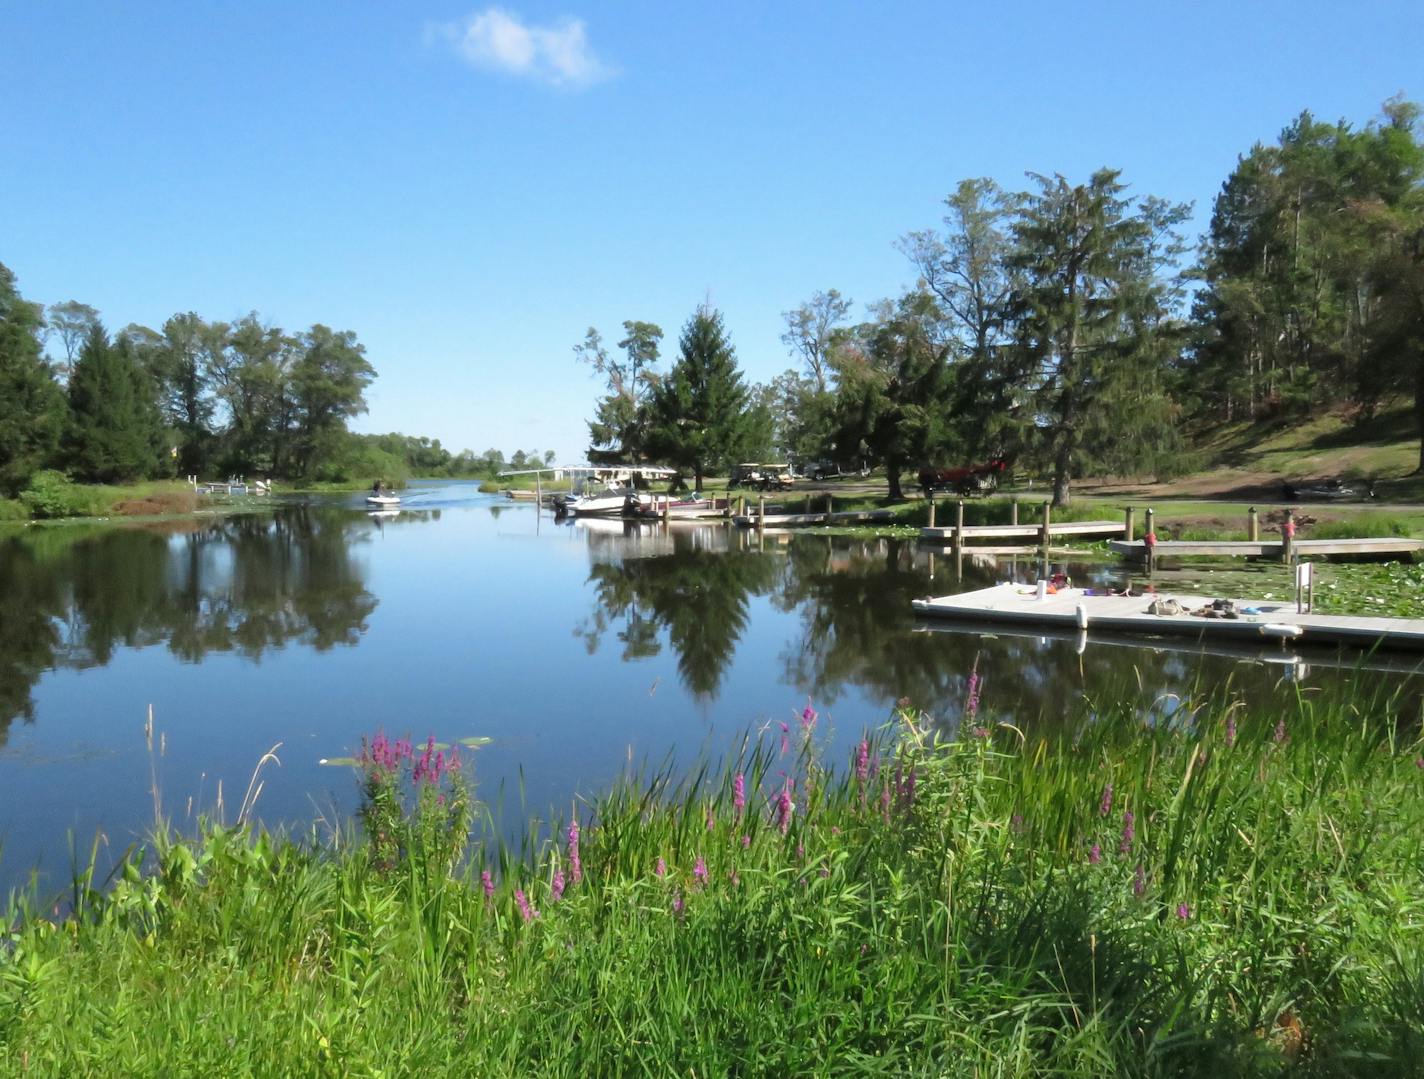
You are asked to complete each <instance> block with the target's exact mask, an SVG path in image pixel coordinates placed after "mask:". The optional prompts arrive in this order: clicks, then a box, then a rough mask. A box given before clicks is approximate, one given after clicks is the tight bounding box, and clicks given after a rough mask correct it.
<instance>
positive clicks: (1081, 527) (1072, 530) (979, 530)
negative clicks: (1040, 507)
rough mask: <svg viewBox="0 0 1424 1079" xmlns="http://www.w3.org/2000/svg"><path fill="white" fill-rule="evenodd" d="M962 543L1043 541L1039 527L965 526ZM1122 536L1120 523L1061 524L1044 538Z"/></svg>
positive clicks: (949, 536)
mask: <svg viewBox="0 0 1424 1079" xmlns="http://www.w3.org/2000/svg"><path fill="white" fill-rule="evenodd" d="M958 531H961V530H960V529H956V528H955V527H954V526H953V525H951V526H950V527H948V528H922V529H920V538H921V539H926V540H953V539H954V534H955V532H958ZM962 533H963V534H962V536H961V537H960V538H961V539H963V540H973V539H1011V538H1024V539H1041V538H1042V537H1043V526H1042V525H1034V524H1019V525H965V526H964V528H963V529H962ZM1122 534H1123V524H1122V522H1121V521H1064V522H1063V523H1062V524H1056V525H1055V524H1050V525H1049V526H1048V538H1049V539H1056V538H1060V537H1063V536H1075V537H1078V538H1080V539H1102V538H1104V537H1108V536H1121V535H1122Z"/></svg>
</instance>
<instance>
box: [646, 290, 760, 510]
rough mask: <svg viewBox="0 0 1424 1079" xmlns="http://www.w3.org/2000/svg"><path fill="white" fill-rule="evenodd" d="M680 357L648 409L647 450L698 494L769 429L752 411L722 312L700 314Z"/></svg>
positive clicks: (688, 330) (692, 322) (684, 333)
mask: <svg viewBox="0 0 1424 1079" xmlns="http://www.w3.org/2000/svg"><path fill="white" fill-rule="evenodd" d="M678 352H679V355H678V360H677V363H676V364H674V365H673V368H672V370H671V371H670V372H669V373H668V375H667V377H666V378H664V379H663V380H662V381H661V382H660V383H659V384H658V385H657V387H656V388H654V390H653V393H652V397H651V400H650V401H649V404H648V435H647V437H648V450H649V452H650V453H652V454H653V455H654V456H655V457H659V458H662V459H664V460H666V461H667V463H668V464H671V465H673V466H675V467H677V468H683V469H687V470H688V471H690V472H691V473H692V475H693V477H694V480H695V482H696V487H697V489H698V490H699V491H700V490H701V489H702V481H703V479H704V478H705V477H706V476H707V475H708V474H709V472H710V471H711V470H713V469H720V468H723V467H725V466H726V465H728V464H730V463H732V462H733V461H734V460H735V459H736V458H737V457H739V456H741V455H742V454H744V453H747V452H749V451H750V448H751V446H752V444H753V441H754V439H755V437H756V434H757V432H758V430H759V429H760V430H765V429H766V428H767V427H768V426H769V424H768V422H767V418H766V417H764V416H757V415H754V414H753V411H752V410H750V409H749V408H748V404H749V400H750V397H749V394H748V391H747V387H746V384H745V383H744V382H743V380H742V374H741V371H740V370H738V368H737V355H736V350H735V349H733V347H732V345H731V343H730V342H729V341H728V340H727V331H726V328H725V327H724V326H723V324H722V315H721V313H720V312H718V311H714V310H711V309H709V308H706V307H703V308H700V309H699V310H698V311H697V313H696V314H695V315H693V316H692V318H690V319H689V320H688V322H687V325H686V326H684V327H683V330H682V336H681V338H680V339H679V340H678Z"/></svg>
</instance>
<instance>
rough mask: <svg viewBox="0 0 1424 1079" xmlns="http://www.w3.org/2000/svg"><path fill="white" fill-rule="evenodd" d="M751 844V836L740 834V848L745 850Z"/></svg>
mask: <svg viewBox="0 0 1424 1079" xmlns="http://www.w3.org/2000/svg"><path fill="white" fill-rule="evenodd" d="M751 845H752V837H751V836H749V835H744V836H742V850H746V849H747V848H748V847H750V846H751Z"/></svg>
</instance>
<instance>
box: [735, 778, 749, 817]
mask: <svg viewBox="0 0 1424 1079" xmlns="http://www.w3.org/2000/svg"><path fill="white" fill-rule="evenodd" d="M746 807H747V777H746V776H745V775H743V774H742V773H741V772H738V773H737V775H736V778H735V779H733V780H732V809H733V811H734V812H735V813H736V814H737V816H738V817H740V816H741V815H742V810H743V809H745V808H746Z"/></svg>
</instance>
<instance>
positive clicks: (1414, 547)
mask: <svg viewBox="0 0 1424 1079" xmlns="http://www.w3.org/2000/svg"><path fill="white" fill-rule="evenodd" d="M1119 531H1121V529H1119ZM1291 549H1292V551H1293V552H1294V553H1295V556H1296V557H1297V558H1299V557H1301V556H1303V555H1331V554H1337V555H1338V554H1348V555H1403V554H1413V553H1414V552H1415V551H1424V540H1417V539H1404V538H1401V537H1397V536H1392V537H1389V538H1386V539H1297V540H1294V541H1292V543H1291ZM1108 550H1110V551H1112V552H1114V553H1115V554H1120V555H1122V556H1123V557H1125V558H1135V559H1137V560H1138V561H1145V560H1146V558H1147V547H1146V545H1145V544H1144V543H1143V542H1142V541H1141V540H1130V541H1129V540H1120V539H1119V540H1110V541H1109V542H1108ZM1178 555H1185V556H1215V557H1217V558H1274V559H1276V560H1278V561H1279V560H1281V559H1282V558H1283V557H1284V554H1283V550H1282V542H1281V541H1280V540H1162V541H1159V542H1158V543H1157V545H1156V546H1155V547H1154V548H1153V558H1172V557H1175V556H1178Z"/></svg>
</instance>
